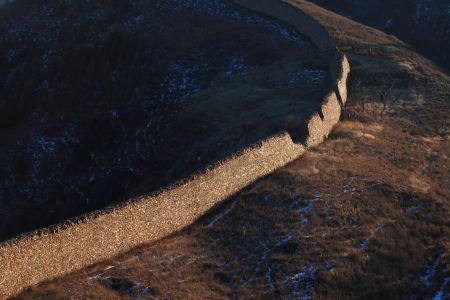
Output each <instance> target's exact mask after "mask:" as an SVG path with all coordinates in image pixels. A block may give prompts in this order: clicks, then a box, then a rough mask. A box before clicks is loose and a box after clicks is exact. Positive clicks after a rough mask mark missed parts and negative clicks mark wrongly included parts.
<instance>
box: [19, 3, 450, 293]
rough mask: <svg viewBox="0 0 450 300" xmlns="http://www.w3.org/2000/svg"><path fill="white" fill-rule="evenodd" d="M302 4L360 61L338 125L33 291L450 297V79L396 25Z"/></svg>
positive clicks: (354, 66) (352, 60) (352, 59)
mask: <svg viewBox="0 0 450 300" xmlns="http://www.w3.org/2000/svg"><path fill="white" fill-rule="evenodd" d="M296 2H297V3H298V5H299V6H301V7H302V8H303V9H304V10H306V11H308V12H309V13H310V14H312V15H313V16H315V17H316V18H317V19H319V20H321V21H322V22H323V24H324V25H325V26H327V27H328V28H329V29H330V31H331V32H332V33H333V35H334V37H335V38H336V40H337V42H338V43H339V44H340V46H341V47H342V48H345V49H346V51H347V53H348V57H349V59H350V64H351V66H352V74H351V78H350V85H349V88H350V90H349V91H350V94H349V96H350V99H349V101H348V104H347V107H346V109H345V112H344V116H343V119H342V121H341V122H340V123H339V124H338V125H337V126H336V127H335V129H334V133H333V134H332V136H331V137H330V138H329V139H328V140H327V141H325V142H324V143H323V144H321V145H320V146H319V147H317V148H316V149H312V150H311V151H309V152H308V153H306V154H305V155H304V156H303V157H302V158H300V159H298V160H297V161H295V162H293V163H292V164H290V165H288V166H286V167H284V168H282V169H280V170H279V171H277V172H275V173H274V174H272V175H270V176H267V177H266V178H264V179H261V180H260V181H258V182H256V183H255V184H253V185H252V186H250V187H248V188H247V189H245V190H243V191H242V192H241V193H239V194H238V195H236V196H235V197H233V198H232V199H230V200H229V201H228V202H227V203H225V204H224V205H223V206H222V207H218V208H217V209H216V210H215V211H213V212H211V213H210V215H208V216H205V217H204V218H203V219H202V220H200V221H199V222H197V223H196V224H194V225H192V226H191V227H190V228H188V229H187V230H184V231H183V232H181V233H178V234H175V235H174V236H172V237H170V238H167V239H165V240H162V241H160V242H158V243H155V244H152V245H143V246H142V247H140V248H138V249H135V250H134V251H131V252H130V253H126V254H124V255H122V256H120V257H117V258H114V259H111V260H108V261H105V262H103V263H100V264H98V265H95V266H92V267H90V268H86V269H84V270H81V271H79V272H75V273H73V274H71V275H68V276H66V277H65V278H60V279H58V280H54V281H52V282H47V283H43V284H41V285H39V286H36V287H33V288H31V289H29V290H28V291H26V292H24V293H23V294H22V295H21V296H20V298H21V299H39V298H42V299H46V298H55V299H56V298H58V297H61V298H64V297H67V296H68V295H71V296H74V297H82V296H83V297H91V298H109V299H133V298H137V297H142V298H145V297H148V298H164V297H169V298H175V299H177V298H182V297H188V298H189V297H191V298H193V299H230V298H231V299H236V298H243V299H251V298H255V299H286V298H295V299H297V298H302V299H446V297H447V298H448V295H449V293H450V282H449V281H450V280H449V278H450V273H449V270H450V256H449V253H450V248H449V247H450V246H449V245H450V240H449V237H450V226H449V222H448V220H449V218H448V216H449V209H450V203H449V195H450V190H449V184H448V183H449V173H448V170H449V163H450V161H449V157H450V150H449V149H450V139H449V133H450V131H449V128H450V126H449V125H450V124H449V123H448V122H449V120H450V112H449V111H450V110H449V104H450V101H449V99H450V93H449V85H450V78H449V77H448V76H447V75H446V74H443V73H442V72H440V71H439V68H438V67H436V66H435V65H434V64H433V63H431V62H430V61H428V60H426V59H424V58H423V57H421V56H419V55H417V54H416V53H414V52H412V51H411V50H410V49H409V48H408V47H407V46H406V45H405V44H403V43H401V42H400V41H398V40H396V39H395V38H393V37H392V36H388V35H386V34H384V33H382V32H380V31H377V30H374V29H369V28H367V27H365V26H363V25H360V24H357V23H355V22H353V21H349V20H347V19H345V18H342V17H340V16H337V15H335V14H333V13H330V12H328V11H325V10H322V9H319V8H317V7H316V6H314V5H311V4H309V3H306V2H304V1H296ZM371 49H372V50H371ZM375 50H376V51H375ZM383 89H384V90H385V91H386V97H384V98H382V97H381V96H380V94H381V92H382V91H383Z"/></svg>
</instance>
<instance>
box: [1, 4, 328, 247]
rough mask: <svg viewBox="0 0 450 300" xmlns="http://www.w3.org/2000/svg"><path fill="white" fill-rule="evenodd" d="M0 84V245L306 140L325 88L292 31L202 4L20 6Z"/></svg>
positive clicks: (10, 15) (309, 51)
mask: <svg viewBox="0 0 450 300" xmlns="http://www.w3.org/2000/svg"><path fill="white" fill-rule="evenodd" d="M0 79H1V80H0V155H1V157H2V159H1V161H0V178H1V179H2V180H1V181H0V216H1V218H0V240H4V239H6V238H9V237H12V236H14V235H16V234H18V233H23V232H25V231H28V230H31V229H36V228H40V227H43V226H47V225H49V224H54V223H57V222H61V221H63V220H65V219H67V218H69V217H73V216H77V215H79V214H81V213H84V212H88V211H92V210H95V209H99V208H102V207H105V206H107V205H109V204H111V203H116V202H118V201H122V200H127V199H128V198H129V197H130V196H131V195H139V194H147V193H149V192H152V191H155V190H157V189H158V188H161V187H163V186H166V185H168V184H170V183H173V182H174V181H175V180H178V179H181V178H185V177H186V176H188V175H190V174H192V173H193V172H195V171H198V170H201V169H202V168H205V166H207V165H210V164H212V163H214V162H216V161H218V160H220V159H223V158H224V157H226V156H228V155H229V154H230V153H234V152H236V151H239V150H241V149H243V148H244V147H246V146H249V145H251V144H253V143H255V142H257V141H258V140H260V139H261V138H265V137H268V136H270V135H272V134H275V133H277V132H279V131H282V130H290V131H291V133H292V134H293V135H294V137H297V138H301V137H302V136H303V135H304V123H305V119H306V118H307V117H308V116H309V114H310V112H311V111H313V110H314V109H315V108H316V107H317V106H318V105H319V102H320V100H321V97H322V96H323V93H324V90H325V88H326V87H327V85H328V82H329V80H328V61H327V60H326V59H324V58H323V57H322V56H321V55H320V54H319V53H318V51H317V50H316V49H315V48H314V47H313V46H312V45H311V44H310V43H309V41H308V40H306V39H305V38H304V37H303V36H301V35H299V34H298V33H296V32H294V31H293V30H292V29H291V28H289V27H287V26H285V25H284V24H280V23H277V22H276V21H274V20H272V19H269V18H265V17H262V16H260V15H255V14H252V13H250V12H248V11H245V10H242V9H238V8H237V7H235V6H232V5H231V4H229V3H228V2H226V1H200V0H199V1H188V2H186V1H176V0H171V1H144V0H140V1H129V0H116V1H91V2H90V1H81V0H80V1H62V0H61V1H34V0H33V1H28V0H17V1H14V2H13V3H12V4H10V5H5V6H3V7H2V8H1V9H0ZM274 99H276V101H274ZM31 212H32V213H31ZM30 213H31V214H30Z"/></svg>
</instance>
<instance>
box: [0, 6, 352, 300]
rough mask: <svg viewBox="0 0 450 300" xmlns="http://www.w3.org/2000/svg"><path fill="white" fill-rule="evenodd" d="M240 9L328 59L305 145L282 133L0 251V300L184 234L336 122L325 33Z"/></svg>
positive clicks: (339, 68) (335, 71)
mask: <svg viewBox="0 0 450 300" xmlns="http://www.w3.org/2000/svg"><path fill="white" fill-rule="evenodd" d="M233 2H235V3H237V4H239V5H241V6H243V7H246V8H249V9H252V10H254V11H257V12H260V13H264V14H267V15H269V16H272V17H275V18H278V19H280V20H281V21H283V22H286V23H289V24H290V25H291V26H293V27H294V28H296V29H297V30H298V31H299V32H301V33H302V34H304V35H306V36H308V37H309V38H310V39H311V40H312V41H313V42H314V43H315V44H316V45H317V46H318V48H319V49H320V50H321V51H323V52H325V53H327V54H329V57H330V70H331V74H332V82H331V89H330V92H329V93H328V94H327V95H326V96H325V97H324V99H323V102H322V105H321V109H320V112H316V113H314V114H313V115H312V116H311V118H310V119H309V121H308V124H307V126H308V136H307V138H306V141H305V145H306V146H303V145H301V144H295V143H294V142H293V141H292V139H291V137H290V136H289V134H288V133H282V134H280V135H276V136H273V137H270V138H268V139H267V140H264V141H261V142H260V143H258V144H256V145H254V146H252V147H250V148H248V149H245V150H244V151H242V152H241V153H237V154H235V155H234V156H232V157H229V158H227V159H225V160H224V161H222V162H220V163H218V164H216V165H214V166H211V167H209V168H208V169H207V170H205V171H204V172H202V173H200V174H197V175H195V176H192V177H191V178H188V179H186V180H184V181H183V182H179V183H177V184H176V185H174V186H172V187H170V188H167V189H165V190H161V191H159V192H158V193H155V194H153V195H148V196H143V197H140V198H137V199H133V200H130V201H128V202H126V203H123V204H120V205H116V206H112V207H108V208H106V209H104V210H101V211H97V212H93V213H89V214H87V215H84V216H81V217H79V218H77V219H74V220H69V221H67V222H65V223H63V224H59V225H55V226H52V227H50V228H46V229H43V230H39V231H35V232H31V233H28V234H25V235H22V236H19V237H17V238H15V239H13V240H10V241H7V242H4V243H2V244H0V266H1V267H0V298H2V299H3V298H6V297H9V296H12V295H15V294H17V293H18V292H20V291H21V290H22V289H23V288H25V287H27V286H31V285H34V284H37V283H39V282H40V281H43V280H48V279H51V278H55V277H58V276H62V275H64V274H67V273H69V272H72V271H75V270H77V269H80V268H83V267H86V266H88V265H90V264H93V263H95V262H98V261H101V260H105V259H108V258H110V257H112V256H115V255H118V254H120V253H123V252H126V251H128V250H130V249H132V248H134V247H136V246H138V245H140V244H142V243H148V242H151V241H155V240H157V239H160V238H163V237H165V236H167V235H169V234H171V233H174V232H176V231H179V230H181V229H183V228H184V227H186V226H188V225H189V224H191V223H192V222H194V221H195V220H197V219H198V218H199V217H201V216H202V215H203V214H204V213H206V212H207V211H208V210H210V209H211V208H212V207H214V206H215V205H217V204H218V203H220V202H221V201H223V200H225V199H227V198H229V197H230V196H232V195H233V194H235V193H236V192H238V191H239V190H241V189H242V188H244V187H245V186H247V185H248V184H250V183H252V182H254V181H255V180H257V179H258V178H261V177H262V176H265V175H267V174H269V173H271V172H273V171H274V170H276V169H278V168H280V167H282V166H284V165H286V164H287V163H289V162H291V161H293V160H295V159H296V158H298V157H299V156H300V155H302V153H304V151H305V150H306V148H308V147H312V146H316V145H318V144H319V143H321V142H322V141H323V139H324V138H325V137H327V136H328V134H329V133H330V131H331V130H332V127H333V126H334V125H335V124H336V123H337V122H338V121H339V117H340V114H341V105H343V104H345V101H346V98H347V88H346V81H347V76H348V73H349V71H350V67H349V64H348V61H347V59H346V57H345V55H343V54H342V53H340V52H339V50H338V49H337V48H336V47H335V46H334V44H333V42H332V40H331V38H330V36H329V34H328V33H327V31H326V30H325V29H324V28H323V27H322V26H321V25H320V24H319V23H318V22H316V21H315V20H314V19H313V18H311V17H310V16H308V15H307V14H305V13H304V12H302V11H300V10H299V9H298V8H295V7H293V6H292V5H291V3H294V2H292V1H290V0H289V1H280V0H236V1H233Z"/></svg>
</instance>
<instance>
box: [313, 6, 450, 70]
mask: <svg viewBox="0 0 450 300" xmlns="http://www.w3.org/2000/svg"><path fill="white" fill-rule="evenodd" d="M312 2H315V3H317V4H319V5H322V6H323V7H325V8H327V9H330V10H333V11H336V12H338V13H340V14H343V15H345V16H347V17H349V18H352V19H353V20H356V21H358V22H362V23H364V24H366V25H369V26H372V27H375V28H378V29H381V30H384V31H385V32H387V33H390V34H394V35H396V36H398V37H399V38H401V39H402V40H404V41H406V42H408V43H410V44H411V45H413V46H414V47H415V48H416V49H417V50H418V51H419V52H420V53H422V54H424V55H426V56H427V57H429V58H431V59H433V60H434V61H435V62H437V63H438V64H440V65H441V66H443V67H445V68H447V70H449V69H450V56H449V54H448V53H449V52H450V1H448V0H402V1H388V0H366V1H358V0H347V1H329V0H315V1H312Z"/></svg>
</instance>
